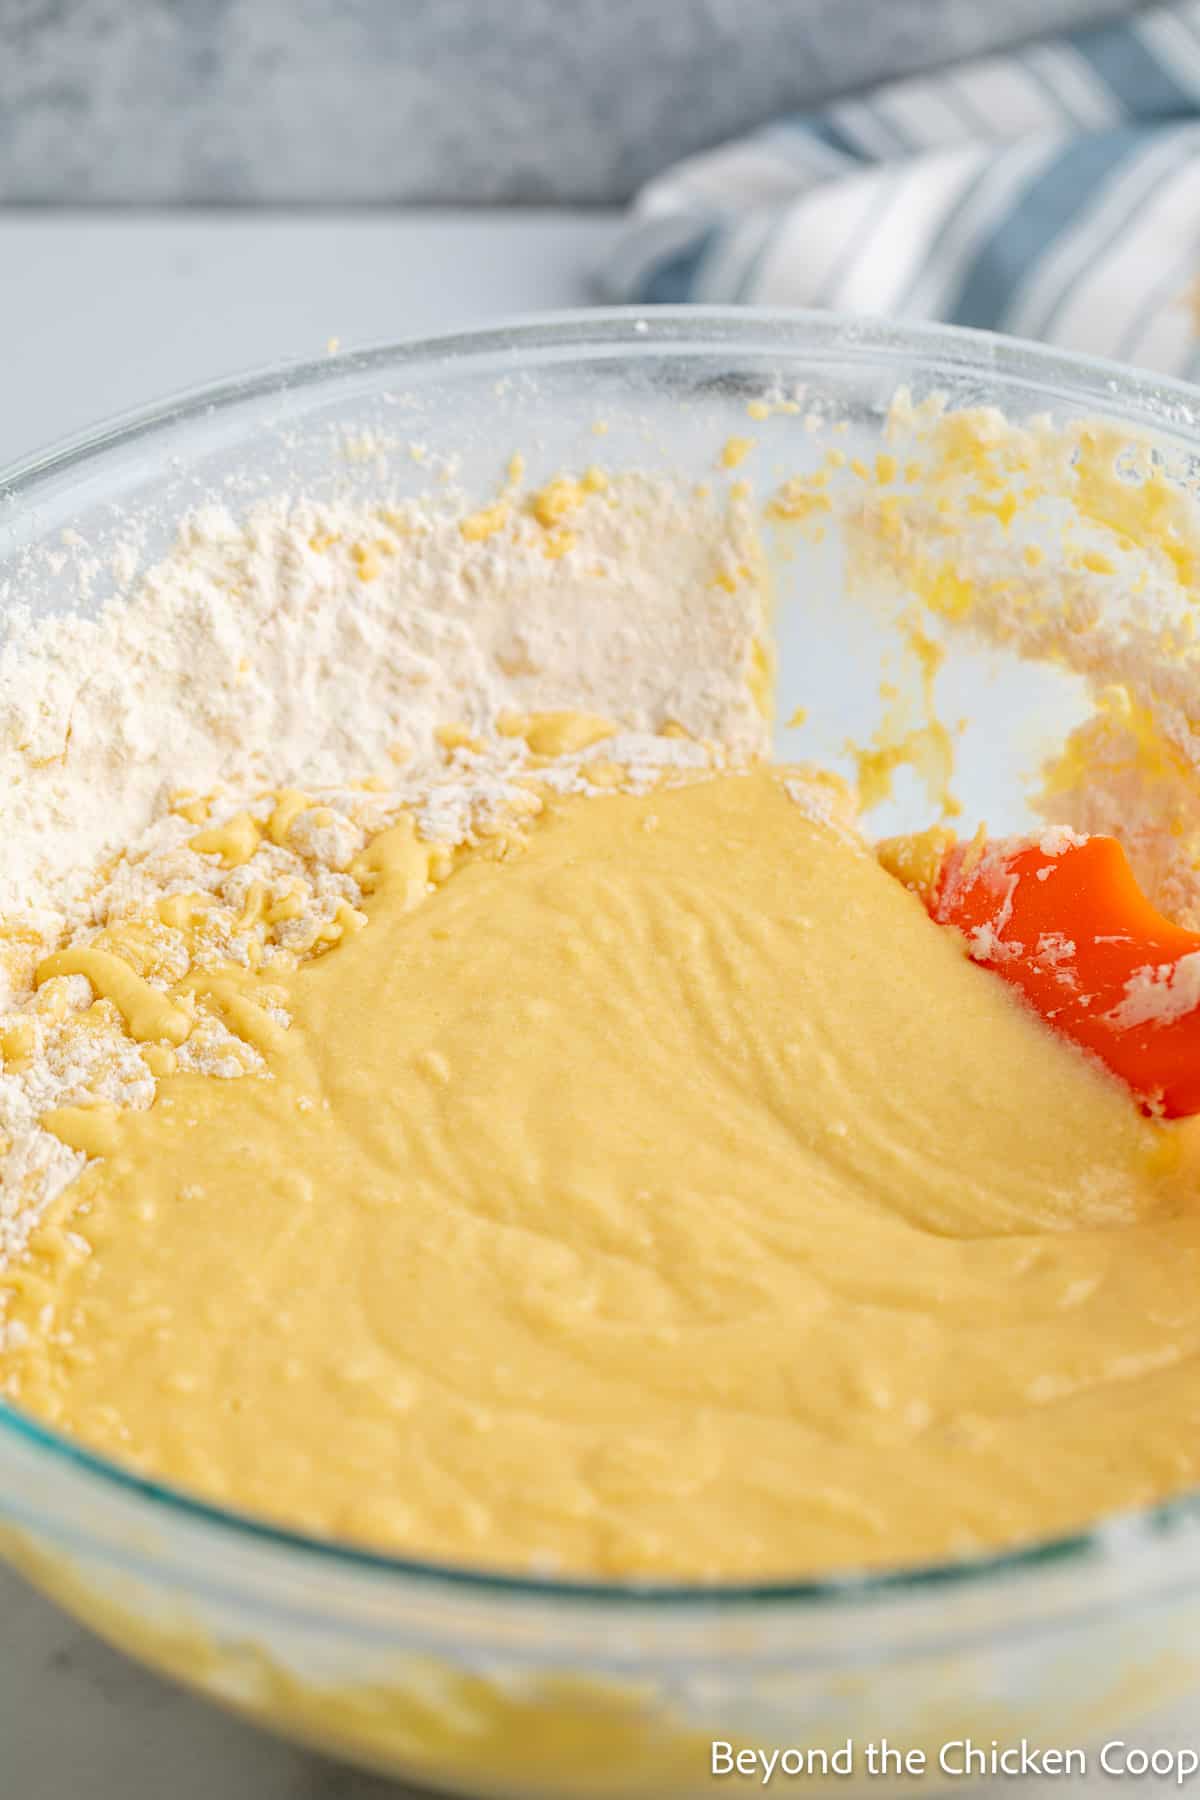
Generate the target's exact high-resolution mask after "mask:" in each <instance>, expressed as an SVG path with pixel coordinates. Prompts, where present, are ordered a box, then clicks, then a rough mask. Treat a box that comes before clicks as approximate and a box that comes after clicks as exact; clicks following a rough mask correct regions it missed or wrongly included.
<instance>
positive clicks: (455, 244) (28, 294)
mask: <svg viewBox="0 0 1200 1800" xmlns="http://www.w3.org/2000/svg"><path fill="white" fill-rule="evenodd" d="M615 229H616V220H615V218H614V216H613V215H611V214H604V213H592V214H570V213H524V214H513V213H488V214H474V215H472V214H469V213H460V214H453V213H449V214H448V213H444V212H427V213H389V212H360V213H350V214H334V213H331V214H327V215H316V216H314V215H311V214H294V213H293V214H266V215H263V214H256V215H249V214H246V215H237V214H233V215H222V214H210V213H191V214H178V213H176V214H173V215H157V216H155V215H149V216H127V215H124V216H123V215H121V214H113V213H108V214H106V213H92V214H76V215H72V214H66V213H57V214H39V213H30V212H9V213H5V212H3V211H2V210H0V344H3V345H4V347H5V354H4V374H3V380H2V382H0V467H3V466H4V465H6V464H9V463H11V462H13V461H15V460H17V459H18V458H22V457H24V456H26V455H27V454H28V453H29V452H30V451H32V450H35V449H39V448H41V447H43V446H45V445H47V444H49V443H51V442H52V441H53V440H55V439H56V438H60V437H63V436H65V435H69V434H73V433H74V432H76V431H79V430H81V429H83V428H85V427H87V426H88V425H91V424H93V423H95V422H97V421H98V420H100V419H102V418H104V417H105V416H106V415H109V414H112V413H115V412H123V411H125V410H127V409H128V408H130V407H134V406H138V405H141V404H142V403H144V402H147V401H151V400H154V399H157V398H159V397H161V396H162V395H164V394H167V393H169V392H171V391H173V390H176V389H178V388H181V387H186V386H190V385H192V384H194V383H196V382H200V381H205V380H208V379H211V378H215V377H220V376H223V375H228V374H230V373H233V372H235V371H238V370H242V369H246V368H249V367H252V366H254V365H255V364H260V363H265V362H269V361H272V360H273V359H275V358H276V357H279V356H287V355H305V354H308V355H314V354H319V353H320V352H321V351H322V350H323V349H324V348H325V347H326V346H327V344H328V341H329V339H330V338H331V337H336V338H338V339H339V340H340V342H341V344H342V346H343V347H345V348H352V347H353V346H355V345H356V344H366V343H371V342H376V341H379V340H381V339H385V338H389V337H401V336H405V335H408V334H410V333H414V332H439V331H444V330H451V329H454V328H456V327H459V326H464V325H472V324H482V323H484V322H492V321H495V320H497V319H499V318H501V317H505V316H509V317H511V316H513V315H515V314H518V313H523V312H535V311H543V310H547V309H550V308H554V307H562V306H574V305H582V304H585V303H586V302H587V301H588V300H589V299H590V297H591V295H590V293H589V285H588V275H589V270H590V268H591V266H592V265H593V263H594V262H595V260H596V259H597V257H599V256H601V255H603V253H604V250H605V247H606V245H607V244H608V243H609V242H610V241H611V239H612V237H613V235H614V233H615ZM1195 1718H1196V1709H1195V1706H1194V1705H1193V1706H1192V1707H1189V1708H1187V1709H1185V1710H1184V1711H1183V1712H1182V1713H1178V1714H1176V1715H1175V1716H1174V1717H1170V1718H1169V1717H1166V1716H1161V1717H1160V1718H1158V1719H1157V1720H1154V1721H1147V1722H1145V1723H1144V1724H1143V1726H1142V1727H1141V1728H1140V1730H1139V1732H1138V1736H1137V1741H1138V1742H1139V1743H1142V1744H1146V1745H1149V1746H1151V1747H1157V1746H1158V1745H1174V1744H1186V1743H1200V1731H1198V1730H1197V1729H1196V1727H1195V1725H1193V1727H1192V1728H1191V1729H1189V1723H1188V1722H1189V1720H1195ZM1012 1785H1013V1784H1012V1783H999V1784H989V1786H988V1788H987V1789H983V1788H973V1789H972V1790H971V1792H972V1794H974V1795H976V1796H983V1795H985V1794H986V1793H989V1792H991V1793H994V1794H995V1795H996V1796H997V1800H998V1797H999V1796H1000V1795H1001V1794H1003V1793H1004V1792H1005V1791H1006V1790H1007V1791H1011V1789H1012ZM1053 1785H1054V1784H1053V1783H1051V1782H1049V1781H1045V1782H1026V1783H1023V1784H1022V1791H1023V1793H1024V1794H1025V1795H1026V1796H1031V1795H1037V1794H1039V1793H1040V1792H1041V1790H1042V1789H1045V1791H1046V1793H1047V1795H1048V1794H1049V1792H1050V1789H1051V1787H1052V1786H1053ZM1109 1785H1110V1784H1109V1783H1107V1782H1105V1781H1103V1780H1097V1781H1096V1782H1095V1783H1094V1784H1093V1781H1092V1780H1091V1779H1089V1781H1088V1782H1087V1783H1086V1784H1085V1791H1086V1792H1094V1793H1096V1794H1097V1795H1099V1794H1100V1793H1102V1792H1104V1791H1105V1790H1106V1789H1107V1788H1108V1786H1109ZM1138 1785H1145V1784H1140V1783H1137V1782H1124V1783H1122V1784H1121V1786H1122V1788H1123V1789H1124V1788H1128V1787H1132V1786H1138ZM1154 1785H1155V1786H1158V1785H1159V1784H1158V1783H1154ZM885 1786H886V1784H885ZM1071 1787H1072V1791H1073V1792H1074V1793H1076V1794H1079V1793H1080V1791H1081V1784H1079V1783H1072V1784H1071ZM167 1795H169V1796H170V1800H215V1797H216V1796H220V1800H384V1797H385V1796H388V1797H390V1800H403V1792H402V1790H401V1789H399V1788H397V1787H396V1786H394V1785H392V1784H388V1783H385V1782H381V1781H378V1780H375V1779H373V1778H371V1777H369V1776H363V1775H359V1774H357V1773H355V1772H353V1771H350V1770H347V1769H344V1768H341V1767H337V1766H335V1765H333V1764H331V1763H327V1762H324V1761H321V1760H320V1759H318V1758H315V1757H312V1756H309V1755H307V1754H305V1753H304V1752H302V1751H300V1750H295V1749H292V1748H291V1747H290V1746H288V1745H286V1744H282V1743H279V1742H277V1741H275V1740H274V1739H272V1738H270V1737H267V1736H266V1735H264V1734H261V1733H259V1732H258V1731H256V1730H254V1729H253V1728H251V1727H250V1726H247V1725H243V1724H241V1723H240V1722H238V1721H236V1720H234V1719H231V1718H229V1717H228V1716H227V1715H225V1714H224V1713H221V1712H218V1711H217V1710H216V1709H214V1708H211V1707H209V1706H208V1705H206V1704H204V1703H203V1702H201V1701H198V1700H195V1699H192V1698H191V1697H190V1696H188V1695H186V1694H184V1693H183V1692H182V1691H180V1690H178V1689H176V1688H174V1687H172V1686H170V1685H168V1684H167V1683H165V1682H161V1681H158V1680H156V1679H155V1678H154V1677H153V1676H151V1675H149V1674H146V1673H145V1672H144V1671H142V1670H141V1669H139V1668H137V1667H136V1666H135V1665H134V1664H133V1663H131V1662H129V1661H127V1660H126V1659H125V1658H124V1657H122V1656H120V1655H118V1654H117V1653H116V1652H115V1651H112V1650H109V1649H108V1648H107V1647H106V1646H104V1645H103V1644H101V1643H100V1642H98V1640H97V1639H95V1638H94V1637H92V1636H91V1635H90V1633H88V1632H86V1631H84V1630H82V1629H81V1628H79V1627H78V1626H76V1625H74V1624H72V1623H71V1621H70V1620H69V1619H67V1618H65V1617H64V1616H63V1615H62V1614H61V1613H59V1612H58V1611H57V1610H56V1609H55V1608H53V1607H51V1606H50V1605H49V1604H48V1603H47V1602H45V1601H43V1600H42V1599H40V1598H39V1597H38V1596H36V1595H35V1594H33V1593H32V1592H31V1591H30V1590H29V1589H28V1588H26V1587H25V1586H24V1585H23V1584H22V1583H21V1582H19V1581H18V1580H17V1579H16V1578H15V1577H14V1576H11V1575H8V1574H7V1573H5V1572H4V1571H3V1570H0V1800H18V1797H19V1800H162V1797H164V1796H167Z"/></svg>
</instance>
